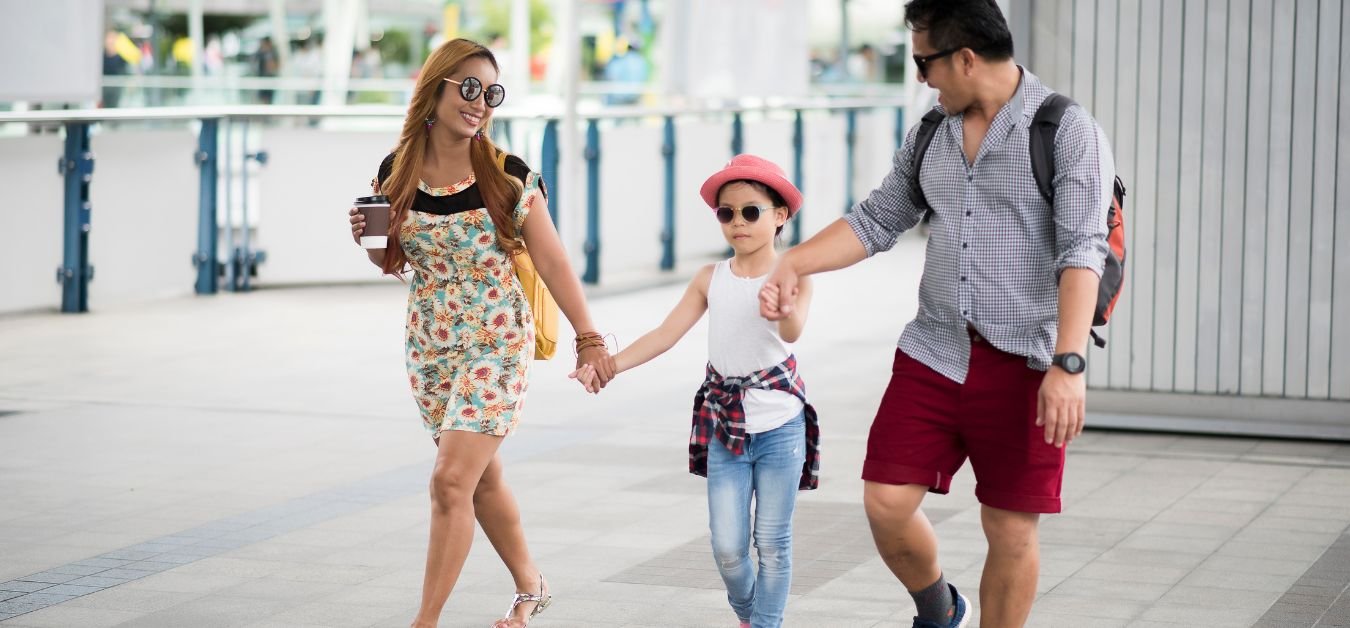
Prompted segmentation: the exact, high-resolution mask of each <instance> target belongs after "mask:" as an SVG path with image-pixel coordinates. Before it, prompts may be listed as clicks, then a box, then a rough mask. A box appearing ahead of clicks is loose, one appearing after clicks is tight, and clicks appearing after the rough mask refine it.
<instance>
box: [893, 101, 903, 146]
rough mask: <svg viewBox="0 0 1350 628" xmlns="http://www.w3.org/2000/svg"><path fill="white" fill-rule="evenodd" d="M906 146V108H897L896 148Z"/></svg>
mask: <svg viewBox="0 0 1350 628" xmlns="http://www.w3.org/2000/svg"><path fill="white" fill-rule="evenodd" d="M904 147H905V108H904V107H896V108H895V150H897V151H898V150H900V149H901V148H904Z"/></svg>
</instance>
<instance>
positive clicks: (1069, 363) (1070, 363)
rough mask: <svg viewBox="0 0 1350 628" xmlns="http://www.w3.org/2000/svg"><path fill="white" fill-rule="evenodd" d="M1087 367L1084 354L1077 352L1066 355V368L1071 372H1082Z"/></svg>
mask: <svg viewBox="0 0 1350 628" xmlns="http://www.w3.org/2000/svg"><path fill="white" fill-rule="evenodd" d="M1086 367H1087V364H1086V363H1085V362H1084V360H1083V356H1081V355H1078V354H1076V353H1070V354H1068V355H1066V356H1064V370H1066V371H1068V372H1070V373H1081V372H1083V369H1084V368H1086Z"/></svg>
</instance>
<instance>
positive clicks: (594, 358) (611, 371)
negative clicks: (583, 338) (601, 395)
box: [576, 346, 617, 393]
mask: <svg viewBox="0 0 1350 628" xmlns="http://www.w3.org/2000/svg"><path fill="white" fill-rule="evenodd" d="M583 366H590V367H591V368H592V369H594V371H595V376H596V379H595V380H594V384H595V385H596V386H599V388H597V389H596V390H595V391H594V392H597V393H598V392H600V388H604V387H605V385H606V384H608V383H609V382H610V380H612V379H614V375H615V371H616V370H617V369H616V368H615V366H614V356H612V355H610V354H609V350H608V349H606V348H604V347H598V346H592V347H586V348H585V349H582V350H581V351H580V352H579V353H577V365H576V367H577V369H580V368H581V367H583Z"/></svg>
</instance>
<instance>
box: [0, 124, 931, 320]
mask: <svg viewBox="0 0 1350 628" xmlns="http://www.w3.org/2000/svg"><path fill="white" fill-rule="evenodd" d="M880 109H891V110H894V112H895V115H896V129H897V130H896V138H895V139H896V147H897V148H899V144H900V142H901V141H902V140H903V137H904V131H903V129H904V107H903V105H902V104H901V103H899V102H898V101H897V100H896V99H870V100H868V99H851V100H836V101H830V102H798V103H792V102H766V103H764V104H761V105H757V106H731V107H719V108H710V107H609V108H604V109H600V108H592V109H583V110H582V111H579V112H578V116H577V117H578V119H579V122H581V123H584V124H585V133H584V137H585V144H584V152H583V159H584V161H585V172H586V175H585V181H586V186H587V201H586V207H585V208H584V209H585V218H586V226H585V243H584V254H585V266H584V270H583V272H582V279H583V281H585V282H586V283H590V284H596V283H598V282H599V281H600V250H601V246H602V244H603V243H602V241H601V236H600V234H601V230H600V194H599V189H600V160H601V158H602V155H601V151H600V123H601V122H602V121H605V120H629V119H660V120H661V123H662V129H663V130H662V141H661V145H660V153H661V156H662V164H663V168H662V170H663V173H662V174H663V179H664V190H663V192H664V194H663V197H664V198H663V201H664V202H663V207H662V227H663V228H662V232H661V255H660V269H661V270H663V271H671V270H673V269H674V268H675V265H676V253H675V252H676V247H675V245H676V231H675V223H676V220H675V218H676V216H675V185H676V184H675V158H676V151H677V145H676V142H675V121H676V119H677V118H681V117H698V116H707V115H709V114H718V115H726V114H730V116H731V131H732V132H731V143H730V146H729V147H728V151H729V153H728V155H729V156H730V155H734V154H738V153H741V152H744V121H743V118H744V116H745V114H747V113H765V114H790V115H791V116H792V129H793V131H792V133H793V137H792V150H793V157H792V173H791V174H792V178H793V183H794V184H795V185H797V187H798V188H801V187H802V185H803V181H802V179H803V166H802V154H803V145H804V138H803V122H802V118H803V114H804V113H806V112H812V111H817V112H827V113H829V114H831V115H833V114H835V113H842V114H843V115H844V116H846V119H847V135H846V138H845V144H846V155H845V160H844V162H845V163H844V171H843V172H842V173H841V175H842V176H843V177H844V180H845V189H846V190H847V192H846V201H845V206H844V207H843V208H841V213H843V212H847V211H848V210H849V209H850V208H851V206H852V205H853V202H854V201H853V192H852V181H853V176H854V171H855V155H854V152H855V148H856V144H857V138H856V133H857V114H858V112H859V111H863V110H880ZM405 113H406V110H405V109H404V108H403V107H398V106H378V105H372V106H346V107H323V106H312V105H255V106H230V107H178V108H163V107H161V108H143V109H97V110H79V111H72V110H63V111H33V112H3V113H0V125H3V124H5V123H36V124H42V123H49V124H60V125H62V126H63V127H64V130H65V149H64V154H63V156H62V157H61V160H60V163H59V172H60V174H61V175H62V176H63V177H64V227H63V236H64V245H63V257H62V265H61V267H60V268H59V269H58V272H57V281H58V282H60V283H61V286H62V297H61V311H62V312H85V311H88V309H89V303H88V298H89V297H88V295H89V282H90V281H91V280H92V279H93V276H94V269H93V267H92V266H91V265H90V263H89V237H90V202H89V186H90V183H91V182H92V180H93V177H94V154H93V152H92V150H91V147H90V138H91V133H90V130H91V126H92V125H93V124H95V123H101V122H124V121H192V122H196V123H198V124H199V128H198V131H197V150H196V153H195V155H194V159H195V161H196V164H197V168H198V171H199V173H200V182H199V196H198V229H197V247H196V253H195V254H194V255H193V259H192V262H193V264H194V265H195V266H196V282H195V286H194V290H195V292H196V293H197V294H213V293H215V292H217V291H218V290H219V289H220V288H221V287H222V286H223V287H224V288H225V289H226V290H231V291H247V290H249V289H250V288H251V285H250V277H251V276H252V275H253V274H254V273H255V272H256V269H257V266H258V265H259V264H261V263H262V262H263V261H264V260H265V252H263V251H259V250H254V249H253V247H252V243H251V241H250V237H249V226H248V217H249V214H248V211H249V210H248V203H247V200H246V199H247V197H248V168H247V167H245V168H243V169H242V171H241V172H240V175H239V176H241V177H242V178H243V180H242V181H241V186H242V191H241V194H242V196H243V199H244V200H243V204H242V211H243V216H244V221H243V227H242V229H241V230H240V233H239V234H238V236H239V237H238V239H236V234H235V233H234V226H233V221H232V220H226V221H225V228H226V229H227V233H226V236H227V242H226V251H225V255H224V256H223V257H222V256H221V255H220V254H219V253H218V249H219V237H220V233H219V224H218V217H217V214H218V207H217V205H218V196H217V190H218V189H219V186H220V184H221V181H220V178H221V177H222V176H224V177H226V180H225V181H224V184H225V194H226V196H227V199H226V206H227V207H229V206H230V199H229V198H228V197H229V196H230V195H231V194H232V190H233V189H234V186H233V185H232V184H231V181H230V179H229V177H231V176H233V175H232V168H230V167H225V168H221V167H220V166H221V165H222V162H221V160H222V158H223V159H224V162H223V163H224V164H233V163H235V162H236V161H242V162H243V163H246V162H247V161H249V160H253V161H256V162H258V163H259V164H265V163H266V161H267V153H266V152H264V151H255V152H250V151H249V149H248V144H247V141H248V140H247V135H248V126H249V124H250V123H252V122H255V121H259V120H277V119H286V118H292V119H333V118H392V119H398V120H401V119H403V117H404V116H405ZM494 120H495V121H497V122H498V123H499V124H500V126H501V128H502V131H503V133H504V134H509V127H510V125H511V123H512V121H520V120H530V121H536V122H543V123H544V132H543V137H542V142H541V144H542V146H541V154H542V159H541V161H542V163H541V164H540V172H541V175H542V176H543V178H544V180H545V181H546V182H547V183H548V185H549V187H550V189H551V190H552V191H553V194H552V196H553V198H554V199H558V198H561V197H559V195H558V192H557V190H558V189H559V184H564V185H566V184H570V183H571V182H570V181H567V182H563V181H558V164H559V162H560V160H561V158H562V155H561V151H560V146H559V125H560V124H561V117H560V116H559V115H558V114H557V113H556V111H542V110H540V111H529V110H523V109H516V110H504V111H500V112H497V113H495V114H494ZM236 127H239V128H240V129H242V133H243V134H244V137H243V138H242V143H241V144H240V146H241V149H242V151H241V152H242V155H239V156H235V155H231V154H230V150H231V149H230V147H231V146H234V145H235V142H234V137H235V133H236V132H240V131H236ZM222 134H223V142H222ZM222 153H223V154H222ZM222 173H223V175H222ZM559 204H560V203H559V202H558V201H556V200H555V201H554V202H553V203H552V208H551V209H552V210H553V212H552V214H553V216H554V220H555V222H560V221H561V220H562V218H563V216H564V213H563V212H562V211H561V209H562V208H560V207H559ZM801 237H802V227H801V217H800V216H797V217H795V218H794V219H793V225H792V229H791V235H790V242H791V243H792V244H794V245H795V244H797V243H799V242H800V241H801Z"/></svg>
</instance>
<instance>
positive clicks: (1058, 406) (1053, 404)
mask: <svg viewBox="0 0 1350 628" xmlns="http://www.w3.org/2000/svg"><path fill="white" fill-rule="evenodd" d="M1086 413H1087V376H1086V375H1084V374H1083V373H1079V374H1077V375H1070V374H1069V373H1067V372H1066V371H1064V369H1061V368H1059V367H1057V366H1052V367H1050V370H1049V371H1047V372H1046V373H1045V379H1044V380H1042V381H1041V390H1040V394H1039V395H1038V396H1037V402H1036V425H1037V426H1043V427H1044V428H1045V444H1047V445H1051V444H1053V445H1054V446H1055V447H1063V446H1064V445H1066V444H1068V443H1071V442H1073V439H1075V438H1077V437H1078V435H1079V434H1082V433H1083V421H1084V416H1085V415H1086Z"/></svg>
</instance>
